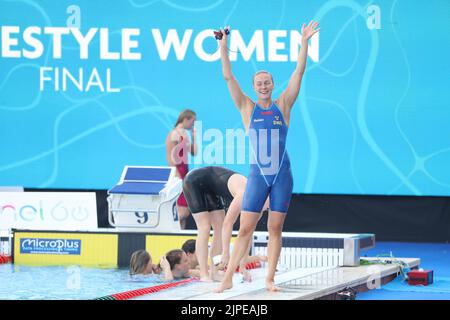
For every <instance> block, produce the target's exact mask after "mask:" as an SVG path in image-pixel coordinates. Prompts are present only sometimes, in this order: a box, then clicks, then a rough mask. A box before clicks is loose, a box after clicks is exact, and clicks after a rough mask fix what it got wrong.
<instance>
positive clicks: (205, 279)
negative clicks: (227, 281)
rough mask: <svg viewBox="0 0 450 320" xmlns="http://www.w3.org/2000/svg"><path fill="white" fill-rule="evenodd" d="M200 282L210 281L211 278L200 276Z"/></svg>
mask: <svg viewBox="0 0 450 320" xmlns="http://www.w3.org/2000/svg"><path fill="white" fill-rule="evenodd" d="M200 281H201V282H212V279H211V278H210V277H200Z"/></svg>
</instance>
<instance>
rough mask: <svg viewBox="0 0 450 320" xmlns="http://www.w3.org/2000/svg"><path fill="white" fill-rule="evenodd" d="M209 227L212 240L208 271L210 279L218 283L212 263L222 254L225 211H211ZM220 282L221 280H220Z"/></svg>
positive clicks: (215, 269)
mask: <svg viewBox="0 0 450 320" xmlns="http://www.w3.org/2000/svg"><path fill="white" fill-rule="evenodd" d="M210 214H211V225H212V228H213V232H214V233H213V240H212V243H211V249H210V253H209V255H210V257H211V270H210V272H211V273H210V275H211V279H212V280H215V281H218V280H219V278H218V274H217V268H216V266H215V265H214V262H212V261H213V259H212V258H213V257H214V256H217V255H219V254H221V253H222V226H223V221H224V219H225V210H223V209H221V210H215V211H211V212H210ZM220 280H221V279H220Z"/></svg>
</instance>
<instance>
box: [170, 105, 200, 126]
mask: <svg viewBox="0 0 450 320" xmlns="http://www.w3.org/2000/svg"><path fill="white" fill-rule="evenodd" d="M195 120H196V114H195V112H194V111H192V110H190V109H185V110H183V111H181V113H180V115H179V116H178V119H177V122H176V123H175V127H177V126H179V125H180V126H182V127H183V129H186V130H190V129H192V128H193V127H194V122H195Z"/></svg>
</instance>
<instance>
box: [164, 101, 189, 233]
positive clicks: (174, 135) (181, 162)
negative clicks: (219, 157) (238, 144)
mask: <svg viewBox="0 0 450 320" xmlns="http://www.w3.org/2000/svg"><path fill="white" fill-rule="evenodd" d="M195 120H196V114H195V112H194V111H192V110H189V109H186V110H183V111H182V112H181V113H180V115H179V116H178V119H177V122H176V123H175V128H174V129H173V130H171V131H170V132H169V134H168V135H167V138H166V157H167V161H168V163H169V165H170V166H174V167H176V168H177V176H178V177H179V178H180V179H184V177H185V176H186V175H187V173H188V172H189V166H188V154H189V153H190V154H191V155H193V156H195V155H196V154H197V143H196V132H195V128H194V122H195ZM189 130H190V131H191V135H192V140H191V138H190V137H189V134H188V131H189ZM177 210H178V218H179V219H180V227H181V229H185V228H186V220H187V218H188V217H189V208H188V205H187V203H186V199H185V197H184V194H183V193H181V195H180V196H179V198H178V200H177Z"/></svg>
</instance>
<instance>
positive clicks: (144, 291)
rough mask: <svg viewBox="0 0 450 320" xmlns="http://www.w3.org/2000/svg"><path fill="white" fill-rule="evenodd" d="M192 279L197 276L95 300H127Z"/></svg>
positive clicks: (188, 281) (195, 279)
mask: <svg viewBox="0 0 450 320" xmlns="http://www.w3.org/2000/svg"><path fill="white" fill-rule="evenodd" d="M194 281H198V278H189V279H185V280H181V281H177V282H170V283H165V284H159V285H156V286H152V287H148V288H143V289H137V290H131V291H125V292H121V293H115V294H112V295H109V296H104V297H101V298H97V299H95V300H128V299H132V298H136V297H139V296H143V295H146V294H151V293H156V292H159V291H162V290H166V289H170V288H174V287H178V286H180V285H183V284H186V283H190V282H194Z"/></svg>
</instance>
